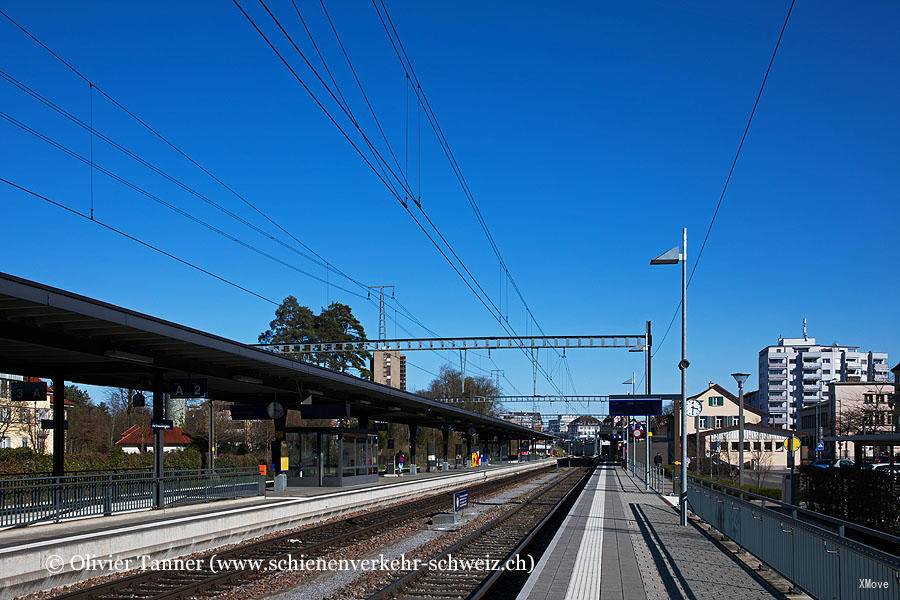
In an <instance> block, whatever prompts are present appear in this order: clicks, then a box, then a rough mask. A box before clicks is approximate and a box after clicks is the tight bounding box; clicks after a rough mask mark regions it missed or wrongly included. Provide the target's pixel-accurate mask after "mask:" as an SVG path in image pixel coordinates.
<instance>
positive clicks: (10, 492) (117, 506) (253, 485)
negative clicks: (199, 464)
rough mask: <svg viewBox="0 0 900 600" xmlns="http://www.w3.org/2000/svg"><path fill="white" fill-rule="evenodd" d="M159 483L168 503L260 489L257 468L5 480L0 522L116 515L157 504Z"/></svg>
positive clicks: (248, 493)
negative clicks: (156, 474) (153, 474)
mask: <svg viewBox="0 0 900 600" xmlns="http://www.w3.org/2000/svg"><path fill="white" fill-rule="evenodd" d="M157 486H158V487H159V489H160V492H161V495H162V502H163V506H164V507H168V506H175V505H177V504H187V503H194V502H207V501H211V500H218V499H224V498H239V497H246V496H255V495H258V494H259V493H260V489H261V486H260V477H259V473H258V472H257V471H256V470H247V469H223V470H218V469H217V470H216V471H214V472H209V471H196V470H194V471H172V472H169V473H167V474H166V475H165V476H164V477H162V478H159V479H156V478H154V477H152V476H149V475H148V473H146V472H140V471H139V472H135V471H128V472H121V473H91V474H85V475H66V476H62V477H23V478H18V479H2V480H0V527H14V526H22V525H29V524H32V523H39V522H44V521H60V520H62V519H70V518H78V517H90V516H99V515H112V514H114V513H118V512H125V511H130V510H140V509H149V508H153V507H154V506H155V505H156V501H155V499H156V491H157Z"/></svg>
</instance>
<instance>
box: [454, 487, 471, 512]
mask: <svg viewBox="0 0 900 600" xmlns="http://www.w3.org/2000/svg"><path fill="white" fill-rule="evenodd" d="M468 506H469V490H461V491H459V492H454V493H453V512H459V511H461V510H462V509H464V508H466V507H468Z"/></svg>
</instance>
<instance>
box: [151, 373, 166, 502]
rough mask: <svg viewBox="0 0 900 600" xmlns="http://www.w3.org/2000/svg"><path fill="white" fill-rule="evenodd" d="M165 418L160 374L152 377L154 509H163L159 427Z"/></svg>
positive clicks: (161, 440)
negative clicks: (154, 425)
mask: <svg viewBox="0 0 900 600" xmlns="http://www.w3.org/2000/svg"><path fill="white" fill-rule="evenodd" d="M165 418H166V392H165V382H164V381H163V377H162V375H160V374H158V373H157V374H156V375H154V376H153V423H155V424H156V425H157V426H156V427H155V428H154V429H153V479H154V481H155V483H154V486H153V487H154V502H153V505H154V507H155V508H163V506H164V504H165V502H164V498H163V494H164V491H165V490H164V489H163V482H162V477H163V472H164V469H163V458H164V456H163V455H164V446H163V433H164V430H163V429H162V428H161V427H160V426H161V425H162V422H163V421H164V420H165Z"/></svg>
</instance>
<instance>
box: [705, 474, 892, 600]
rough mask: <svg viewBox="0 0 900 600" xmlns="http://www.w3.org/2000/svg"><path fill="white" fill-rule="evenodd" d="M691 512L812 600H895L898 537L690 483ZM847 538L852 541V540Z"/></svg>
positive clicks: (762, 498) (745, 494) (710, 485)
mask: <svg viewBox="0 0 900 600" xmlns="http://www.w3.org/2000/svg"><path fill="white" fill-rule="evenodd" d="M690 484H691V485H689V486H688V502H689V504H690V508H691V510H692V511H693V512H694V513H695V514H696V515H697V516H699V517H700V518H702V519H703V520H704V521H706V522H707V523H709V524H710V525H711V526H712V527H714V528H715V529H717V530H718V531H719V532H721V533H722V534H723V535H725V536H726V537H728V538H730V539H731V540H733V541H734V542H735V543H737V544H738V545H739V546H741V547H743V548H744V549H746V550H747V551H748V552H750V553H751V554H753V555H754V556H755V557H756V558H758V559H759V560H761V561H762V562H763V563H765V564H766V565H768V566H769V567H771V568H772V569H774V570H775V571H777V572H778V573H780V574H781V575H782V576H784V577H785V578H786V579H788V580H789V581H791V582H792V583H793V584H794V585H796V586H797V587H799V588H801V589H802V590H803V591H805V592H806V593H808V594H810V595H811V596H813V597H814V598H835V599H839V600H845V599H849V598H875V599H879V600H880V599H882V598H885V599H887V598H897V594H898V590H900V558H898V556H897V555H896V554H895V553H892V552H888V551H884V550H880V549H878V548H874V547H872V546H870V545H867V544H864V543H862V542H859V541H857V539H861V538H862V539H865V538H869V539H871V540H873V541H874V542H877V543H878V545H879V546H884V547H893V548H900V537H897V536H892V535H890V534H887V533H884V532H881V531H876V530H873V529H869V528H866V527H862V526H860V525H856V524H854V523H850V522H848V521H843V520H841V519H835V518H832V517H828V516H826V515H822V514H819V513H813V512H812V511H807V510H804V509H801V508H798V507H796V506H792V505H789V504H785V503H783V502H780V501H777V500H772V499H771V498H767V497H765V496H760V495H757V494H752V493H749V492H743V491H740V490H737V489H734V488H727V487H724V486H720V485H717V484H714V483H710V482H706V481H702V480H699V479H695V478H691V479H690ZM848 536H851V537H853V538H856V539H851V537H848Z"/></svg>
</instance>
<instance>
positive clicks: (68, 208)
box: [0, 176, 280, 306]
mask: <svg viewBox="0 0 900 600" xmlns="http://www.w3.org/2000/svg"><path fill="white" fill-rule="evenodd" d="M0 182H2V183H5V184H6V185H8V186H9V187H11V188H14V189H17V190H19V191H21V192H24V193H25V194H28V195H29V196H31V197H32V198H35V199H38V200H42V201H44V202H46V203H48V204H50V205H52V206H55V207H56V208H59V209H61V210H64V211H66V212H67V213H69V214H71V215H75V216H77V217H81V218H82V219H85V220H87V221H90V222H91V223H95V224H96V225H97V226H98V227H102V228H104V229H106V230H108V231H111V232H113V233H115V234H117V235H119V236H122V237H124V238H127V239H129V240H131V241H133V242H135V243H137V244H140V245H141V246H144V247H145V248H148V249H150V250H153V251H154V252H157V253H159V254H162V255H163V256H167V257H168V258H171V259H172V260H175V261H177V262H179V263H181V264H183V265H185V266H186V267H190V268H191V269H194V270H195V271H199V272H200V273H203V274H204V275H208V276H209V277H212V278H214V279H217V280H218V281H220V282H222V283H225V284H227V285H229V286H231V287H233V288H236V289H238V290H240V291H242V292H245V293H247V294H250V295H251V296H254V297H256V298H258V299H260V300H263V301H265V302H268V303H269V304H273V305H275V306H278V305H279V304H280V303H279V302H277V301H275V300H273V299H271V298H268V297H266V296H265V295H263V294H261V293H259V292H255V291H253V290H251V289H250V288H248V287H245V286H243V285H241V284H239V283H237V282H235V281H233V280H231V279H228V278H227V277H223V276H222V275H219V274H217V273H214V272H213V271H210V270H209V269H206V268H204V267H201V266H200V265H198V264H196V263H194V262H191V261H189V260H187V259H185V258H182V257H180V256H178V255H176V254H174V253H172V252H169V251H167V250H164V249H163V248H161V247H160V246H156V245H154V244H151V243H150V242H147V241H145V240H143V239H141V238H139V237H137V236H136V235H132V234H130V233H128V232H127V231H125V230H123V229H119V228H117V227H115V226H113V225H110V224H108V223H105V222H103V221H101V220H100V219H97V218H96V217H94V218H91V215H90V214H89V213H84V212H81V211H80V210H78V209H75V208H72V207H71V206H68V205H66V204H63V203H62V202H59V201H57V200H54V199H52V198H50V197H49V196H45V195H43V194H40V193H38V192H36V191H34V190H32V189H30V188H28V187H25V186H24V185H20V184H18V183H16V182H15V181H13V180H11V179H7V178H6V177H3V176H0Z"/></svg>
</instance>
